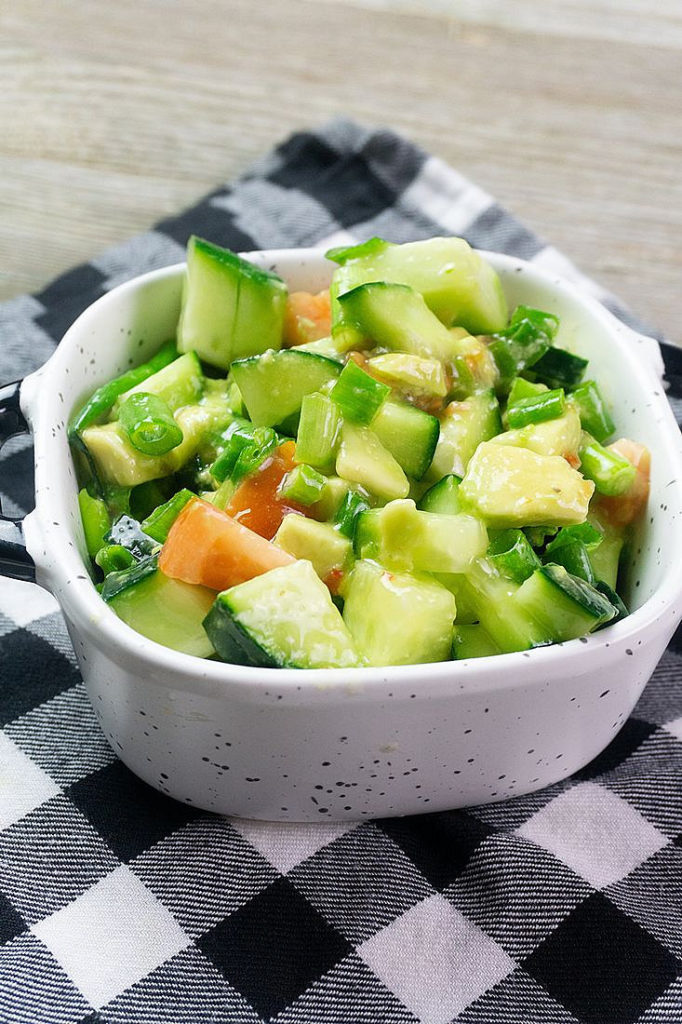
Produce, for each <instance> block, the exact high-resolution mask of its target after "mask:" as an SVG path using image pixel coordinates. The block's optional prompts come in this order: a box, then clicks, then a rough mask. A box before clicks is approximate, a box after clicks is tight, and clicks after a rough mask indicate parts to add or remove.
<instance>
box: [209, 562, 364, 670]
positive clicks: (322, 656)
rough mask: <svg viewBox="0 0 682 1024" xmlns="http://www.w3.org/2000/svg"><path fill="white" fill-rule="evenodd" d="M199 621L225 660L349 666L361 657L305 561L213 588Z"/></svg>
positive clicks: (271, 664) (273, 664) (285, 665)
mask: <svg viewBox="0 0 682 1024" xmlns="http://www.w3.org/2000/svg"><path fill="white" fill-rule="evenodd" d="M204 627H205V629H206V632H207V633H208V636H209V639H210V640H211V642H212V643H213V646H214V647H215V649H216V651H217V652H218V654H219V655H220V657H221V658H222V659H223V660H224V661H229V662H231V663H233V664H237V665H257V666H263V667H268V666H269V667H281V668H354V667H356V666H359V665H361V664H362V659H361V658H360V656H359V655H358V652H357V650H356V648H355V645H354V643H353V639H352V637H351V635H350V633H349V632H348V628H347V627H346V625H345V623H344V621H343V619H342V618H341V615H340V613H339V610H338V608H336V606H335V605H334V604H333V602H332V599H331V596H330V594H329V591H328V590H327V588H326V587H325V585H324V583H322V581H321V580H320V579H319V578H318V576H317V574H316V572H315V570H314V569H313V567H312V565H311V563H310V562H308V561H305V560H300V561H297V562H292V563H291V564H290V565H284V566H280V567H278V568H277V569H271V570H270V571H269V572H266V573H263V575H262V576H256V577H255V578H254V579H252V580H248V582H246V583H240V584H239V585H238V586H236V587H231V588H230V590H225V591H223V592H222V593H221V594H218V596H217V598H216V600H215V603H214V605H213V607H212V609H211V611H210V612H209V613H208V615H207V617H206V619H205V620H204Z"/></svg>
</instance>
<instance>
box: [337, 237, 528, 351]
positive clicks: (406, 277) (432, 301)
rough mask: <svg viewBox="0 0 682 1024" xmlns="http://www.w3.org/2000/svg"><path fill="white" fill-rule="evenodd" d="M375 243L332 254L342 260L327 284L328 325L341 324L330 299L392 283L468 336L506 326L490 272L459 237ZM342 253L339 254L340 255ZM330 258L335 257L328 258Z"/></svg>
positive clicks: (503, 303)
mask: <svg viewBox="0 0 682 1024" xmlns="http://www.w3.org/2000/svg"><path fill="white" fill-rule="evenodd" d="M381 241H382V240H381V239H377V240H376V241H375V242H374V244H373V245H372V246H371V247H368V248H367V249H366V250H365V251H364V252H363V251H362V250H361V249H358V250H357V251H356V255H355V258H353V254H352V251H346V252H345V253H343V256H342V257H341V256H340V255H339V252H338V250H336V251H334V250H333V251H332V254H330V259H334V258H336V259H340V258H343V260H344V262H343V265H342V266H341V267H339V269H338V270H336V271H335V272H334V277H333V279H332V320H333V323H334V324H335V326H337V327H338V326H339V325H340V324H341V323H342V317H341V316H340V315H339V309H338V306H337V305H336V303H335V302H334V299H335V297H336V296H340V295H342V294H343V293H344V292H348V291H350V290H351V289H352V288H354V287H356V286H357V285H360V284H365V283H367V282H369V281H395V282H397V283H400V284H406V285H409V286H410V287H411V288H414V289H415V290H416V291H418V292H420V293H421V295H423V297H424V299H425V301H426V304H427V306H428V307H429V309H430V310H432V312H433V313H435V315H436V316H437V317H438V319H439V320H440V321H441V322H442V323H443V324H445V325H446V326H448V327H449V326H450V325H451V324H453V323H456V324H459V325H461V326H462V327H466V328H467V330H468V331H470V332H471V334H489V333H491V332H493V331H499V330H502V329H503V328H504V327H505V326H506V324H507V315H508V311H507V302H506V299H505V296H504V292H503V291H502V285H501V283H500V279H499V277H498V276H497V274H496V273H495V271H494V270H493V268H492V267H491V266H490V265H489V264H488V263H487V262H486V261H485V260H484V259H483V258H482V257H481V256H480V255H479V254H478V253H477V252H475V251H474V250H473V249H472V248H471V247H470V246H469V244H468V243H467V242H466V241H465V240H464V239H463V238H429V239H427V240H425V241H421V242H408V243H407V244H404V245H390V244H388V243H384V244H383V245H382V244H380V243H381ZM342 252H343V251H342ZM334 253H335V255H334Z"/></svg>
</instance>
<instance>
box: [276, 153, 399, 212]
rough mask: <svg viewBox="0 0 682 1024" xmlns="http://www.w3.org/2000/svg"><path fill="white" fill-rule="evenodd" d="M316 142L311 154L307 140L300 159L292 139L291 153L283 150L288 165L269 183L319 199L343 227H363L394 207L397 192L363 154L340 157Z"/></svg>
mask: <svg viewBox="0 0 682 1024" xmlns="http://www.w3.org/2000/svg"><path fill="white" fill-rule="evenodd" d="M316 141H317V145H316V146H315V150H314V152H311V147H310V143H309V140H305V144H302V145H301V150H302V155H301V157H300V159H299V154H298V153H297V145H298V143H297V140H296V137H294V138H293V139H291V140H290V141H289V143H288V144H287V146H288V151H287V152H286V153H283V151H282V150H280V153H281V154H282V155H284V156H285V158H286V164H285V165H284V166H282V167H280V168H278V169H277V170H275V171H273V173H272V174H270V176H269V177H270V180H271V181H272V182H273V183H274V184H276V185H281V186H282V187H284V188H296V189H299V190H300V191H302V192H305V193H306V195H309V196H311V197H312V198H313V199H316V200H318V202H320V203H321V204H322V205H323V206H324V207H325V209H326V210H327V211H328V212H329V213H330V214H331V216H332V217H333V218H334V220H335V221H336V222H337V224H339V226H340V227H350V226H351V225H354V224H362V223H363V222H364V221H368V220H371V219H372V217H376V216H377V215H378V214H380V213H383V212H384V210H386V209H387V208H388V207H390V206H392V205H393V203H394V202H395V200H396V198H397V195H396V193H395V192H394V191H393V190H392V189H390V188H389V187H388V186H387V185H386V184H385V182H383V181H382V180H381V179H380V178H378V177H377V176H376V174H374V172H373V171H372V168H371V167H370V166H369V164H368V163H367V161H366V160H365V158H364V157H363V156H362V154H360V153H347V154H344V155H343V156H339V154H338V153H336V152H335V151H334V150H333V149H331V148H330V147H329V146H327V145H326V144H325V143H324V142H322V141H321V140H316ZM309 156H312V157H313V159H312V160H311V159H309Z"/></svg>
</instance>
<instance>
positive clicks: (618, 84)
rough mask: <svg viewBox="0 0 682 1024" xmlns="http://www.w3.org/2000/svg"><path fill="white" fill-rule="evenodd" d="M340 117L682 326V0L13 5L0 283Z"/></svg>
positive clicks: (72, 254)
mask: <svg viewBox="0 0 682 1024" xmlns="http://www.w3.org/2000/svg"><path fill="white" fill-rule="evenodd" d="M338 114H345V115H348V116H351V117H355V118H358V119H360V120H362V121H364V122H366V123H370V124H377V123H382V124H387V125H391V126H392V127H394V128H396V129H398V130H400V131H402V132H404V133H406V134H407V135H409V136H410V137H412V138H413V139H414V140H415V141H416V142H418V143H420V144H421V145H423V146H424V147H426V148H427V149H429V150H430V151H431V152H433V153H435V154H437V155H438V156H440V157H442V158H444V159H445V160H447V161H449V162H450V163H452V164H453V165H455V166H456V167H457V168H458V169H459V170H460V171H461V172H462V173H464V174H466V175H468V176H470V177H471V178H473V179H474V180H475V181H476V182H477V183H478V184H480V185H481V186H482V187H483V188H485V189H487V190H488V191H490V192H492V193H494V194H495V195H496V196H497V198H498V199H499V200H500V201H501V202H502V203H504V204H505V205H507V206H508V207H509V208H510V209H512V210H513V211H514V212H515V213H516V214H517V215H518V216H520V217H521V218H523V219H524V220H525V221H526V222H527V223H528V224H529V225H530V226H531V227H532V228H534V229H535V230H536V231H538V232H539V233H541V234H542V235H543V236H544V237H545V238H546V239H548V240H551V241H552V242H553V243H554V244H555V245H557V246H558V247H560V248H562V249H563V250H564V251H565V252H566V253H567V254H568V255H569V256H570V257H571V258H572V259H574V260H575V261H576V262H577V263H578V264H579V265H580V266H581V267H582V269H583V270H584V271H585V272H587V273H589V274H591V275H593V276H595V277H597V278H598V279H599V280H600V281H601V282H602V283H603V284H605V285H606V286H607V287H609V288H610V289H611V290H613V291H614V292H617V293H618V294H619V295H620V296H621V297H623V298H624V299H625V300H626V301H628V302H629V303H630V305H631V306H632V307H633V308H635V309H637V311H639V312H640V314H641V315H642V316H644V317H647V318H648V319H649V320H650V321H651V322H652V323H655V324H657V325H658V326H660V327H661V328H662V329H664V330H665V331H666V332H667V333H668V335H669V336H670V337H672V338H673V339H674V340H676V341H678V342H679V341H680V340H682V329H681V327H680V324H681V322H682V320H681V317H680V314H679V306H680V291H681V289H680V283H681V282H682V243H681V238H682V4H680V2H679V0H665V2H659V3H656V2H655V0H627V2H625V0H619V2H616V0H544V2H542V3H540V2H539V0H515V2H514V3H510V2H509V0H421V2H420V0H351V2H344V0H271V2H269V3H265V2H258V0H117V2H116V3H110V2H106V3H105V2H103V0H70V2H59V0H55V2H51V3H46V2H45V0H5V2H4V4H0V298H6V297H10V296H12V295H15V294H17V293H19V292H22V291H26V290H31V291H32V290H35V289H37V288H39V287H41V286H42V285H43V284H44V283H45V282H46V281H48V280H49V279H50V278H51V277H52V276H54V275H55V274H56V273H58V272H60V271H62V270H64V269H66V268H67V267H68V266H70V265H72V264H73V263H76V262H79V261H81V260H83V259H87V258H89V257H91V256H93V255H95V254H96V253H97V252H99V251H100V250H101V249H102V248H104V247H105V246H107V245H110V244H112V243H114V242H116V241H120V240H122V239H123V238H125V237H127V236H128V235H130V234H132V233H134V232H137V231H140V230H144V229H145V228H146V227H147V226H148V225H149V224H151V223H152V222H153V221H155V220H157V219H158V218H160V217H162V216H165V215H168V214H171V213H173V212H175V211H178V210H179V209H181V208H182V207H183V206H185V205H187V204H189V203H191V202H193V201H194V200H196V199H197V198H199V197H200V196H201V195H202V193H203V192H205V191H206V190H208V189H210V188H211V187H213V186H215V185H216V184H217V183H219V182H221V181H224V180H227V179H229V178H231V177H233V176H234V175H237V174H239V173H240V172H241V171H242V170H244V169H245V168H246V167H247V165H248V164H249V163H250V162H251V161H252V160H253V159H254V158H256V157H258V156H259V155H260V154H261V153H262V152H263V151H264V150H265V149H267V148H268V147H270V146H271V145H273V144H274V143H275V142H277V141H278V140H279V139H280V138H282V137H283V136H284V135H286V134H287V133H288V132H290V131H291V130H294V129H297V128H301V127H307V126H311V125H316V124H319V123H321V122H322V121H324V120H325V119H327V118H329V117H331V116H334V115H338Z"/></svg>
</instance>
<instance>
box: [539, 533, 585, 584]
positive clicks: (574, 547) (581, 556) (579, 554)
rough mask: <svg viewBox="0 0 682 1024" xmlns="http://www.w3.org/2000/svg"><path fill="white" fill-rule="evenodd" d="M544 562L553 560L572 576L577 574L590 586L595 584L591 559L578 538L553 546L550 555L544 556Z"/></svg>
mask: <svg viewBox="0 0 682 1024" xmlns="http://www.w3.org/2000/svg"><path fill="white" fill-rule="evenodd" d="M545 561H546V562H554V563H555V564H557V565H563V567H564V569H567V570H568V572H570V573H571V575H572V576H578V577H580V579H582V580H585V582H586V583H589V584H590V585H591V586H593V587H594V586H596V585H597V577H596V575H595V572H594V569H593V568H592V560H591V558H590V555H589V553H588V550H587V548H586V547H585V545H584V544H583V542H582V541H580V540H573V541H570V542H569V543H567V544H562V545H561V546H560V547H558V548H555V549H554V550H553V551H552V553H551V554H550V555H546V556H545Z"/></svg>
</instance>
